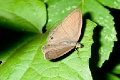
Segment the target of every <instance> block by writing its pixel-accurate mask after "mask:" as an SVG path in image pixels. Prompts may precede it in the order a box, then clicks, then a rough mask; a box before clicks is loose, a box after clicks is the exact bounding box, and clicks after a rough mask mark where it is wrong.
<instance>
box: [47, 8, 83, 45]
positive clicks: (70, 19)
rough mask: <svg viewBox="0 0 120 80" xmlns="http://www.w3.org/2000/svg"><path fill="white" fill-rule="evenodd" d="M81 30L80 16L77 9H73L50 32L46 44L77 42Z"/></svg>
mask: <svg viewBox="0 0 120 80" xmlns="http://www.w3.org/2000/svg"><path fill="white" fill-rule="evenodd" d="M81 28H82V14H81V12H80V10H79V9H75V10H74V11H73V12H71V13H70V14H69V15H68V16H67V17H66V18H65V19H64V20H63V21H62V23H61V24H59V25H58V26H57V27H56V28H54V29H53V30H52V31H51V32H50V34H49V36H48V43H50V44H57V43H59V42H62V41H65V40H68V41H75V42H77V41H78V39H79V37H80V34H81Z"/></svg>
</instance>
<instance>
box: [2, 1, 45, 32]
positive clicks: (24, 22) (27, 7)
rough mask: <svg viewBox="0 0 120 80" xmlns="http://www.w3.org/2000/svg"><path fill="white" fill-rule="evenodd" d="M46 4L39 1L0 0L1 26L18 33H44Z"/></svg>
mask: <svg viewBox="0 0 120 80" xmlns="http://www.w3.org/2000/svg"><path fill="white" fill-rule="evenodd" d="M45 22H46V10H45V4H44V3H43V2H41V1H37V0H34V1H33V0H22V1H21V0H4V1H3V0H0V24H1V25H3V26H4V27H6V28H10V29H13V30H17V31H30V32H40V33H42V27H43V26H44V25H45Z"/></svg>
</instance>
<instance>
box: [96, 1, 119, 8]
mask: <svg viewBox="0 0 120 80" xmlns="http://www.w3.org/2000/svg"><path fill="white" fill-rule="evenodd" d="M98 1H99V2H100V3H102V4H103V5H105V6H108V7H110V8H115V9H120V0H98Z"/></svg>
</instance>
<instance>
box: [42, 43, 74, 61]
mask: <svg viewBox="0 0 120 80" xmlns="http://www.w3.org/2000/svg"><path fill="white" fill-rule="evenodd" d="M73 48H74V46H65V45H61V46H55V45H52V44H51V45H46V46H44V47H43V52H44V53H45V54H44V57H45V59H47V60H51V59H56V58H58V57H60V56H62V55H64V54H66V53H67V52H69V51H70V50H71V49H73Z"/></svg>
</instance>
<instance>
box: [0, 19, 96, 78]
mask: <svg viewBox="0 0 120 80" xmlns="http://www.w3.org/2000/svg"><path fill="white" fill-rule="evenodd" d="M86 24H87V25H86V28H85V31H84V36H83V38H82V41H81V43H82V44H84V48H81V49H79V53H78V52H77V51H75V52H74V53H72V54H71V55H69V56H67V57H66V58H65V59H63V60H61V61H58V62H51V61H48V60H45V59H44V57H43V54H42V51H41V47H42V45H41V44H40V43H41V40H44V39H45V38H43V37H41V39H40V38H39V36H32V37H29V38H27V39H28V40H26V41H27V42H24V43H23V44H22V45H21V46H19V48H18V49H17V50H16V51H14V52H13V54H12V55H10V57H9V58H8V59H7V60H6V62H4V63H2V65H1V67H0V72H1V74H0V75H1V76H0V79H7V80H13V79H14V80H19V79H21V80H28V79H36V80H37V79H41V80H44V79H51V80H60V79H62V80H66V79H67V80H92V77H91V73H90V70H89V58H90V50H91V47H90V46H91V45H92V43H93V40H92V35H93V32H92V31H93V29H94V27H95V26H96V24H94V23H93V22H92V21H90V20H87V23H86ZM86 42H87V43H88V44H87V43H86ZM78 55H79V56H78ZM8 67H9V68H8ZM86 73H87V74H86ZM5 76H6V77H5Z"/></svg>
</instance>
